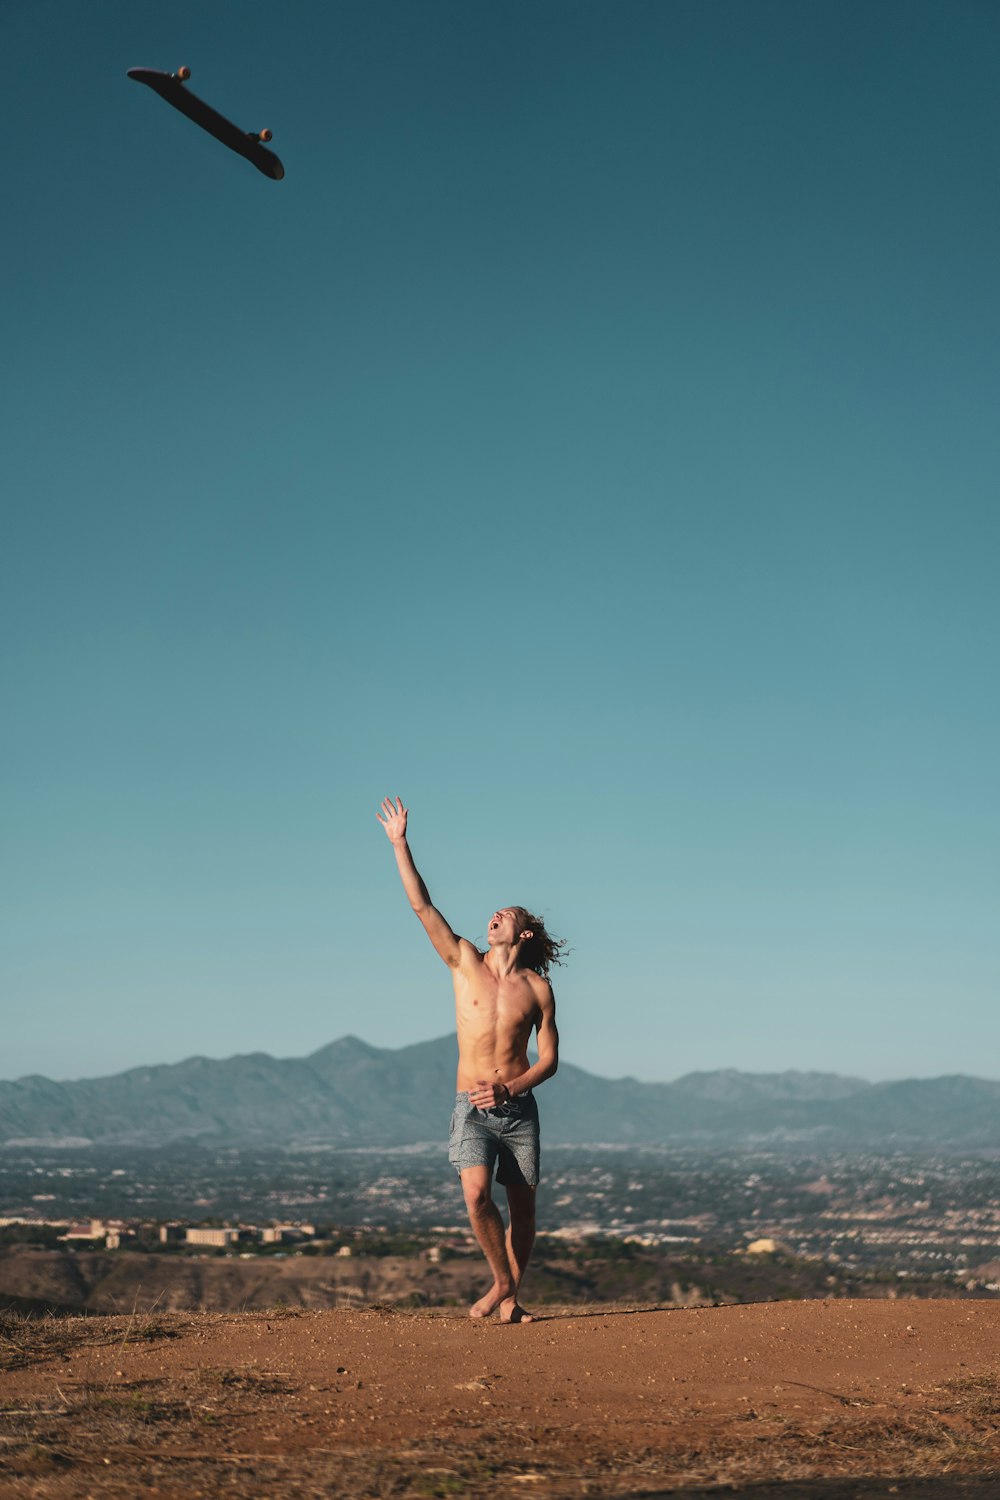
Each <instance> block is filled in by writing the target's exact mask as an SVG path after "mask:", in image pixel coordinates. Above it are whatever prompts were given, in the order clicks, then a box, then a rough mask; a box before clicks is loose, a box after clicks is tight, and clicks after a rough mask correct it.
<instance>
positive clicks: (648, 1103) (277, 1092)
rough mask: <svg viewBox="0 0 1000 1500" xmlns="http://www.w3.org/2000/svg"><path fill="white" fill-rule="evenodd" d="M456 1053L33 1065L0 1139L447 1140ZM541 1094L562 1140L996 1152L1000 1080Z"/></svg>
mask: <svg viewBox="0 0 1000 1500" xmlns="http://www.w3.org/2000/svg"><path fill="white" fill-rule="evenodd" d="M455 1060H456V1048H455V1040H454V1037H451V1036H447V1037H439V1038H437V1040H435V1041H430V1042H420V1043H417V1044H416V1045H414V1046H410V1047H400V1048H398V1049H395V1050H392V1049H388V1048H383V1047H371V1046H369V1045H368V1044H367V1043H366V1042H362V1041H359V1040H358V1038H357V1037H350V1036H349V1037H342V1038H341V1039H340V1041H337V1042H331V1043H330V1045H329V1046H327V1047H323V1048H321V1049H320V1050H319V1051H318V1052H314V1053H312V1055H311V1056H309V1057H304V1058H274V1057H270V1056H268V1055H267V1054H266V1053H263V1052H255V1053H251V1054H249V1055H248V1056H245V1057H230V1058H225V1059H222V1060H215V1059H212V1058H207V1057H191V1058H188V1059H187V1060H186V1061H185V1062H181V1063H175V1064H171V1065H162V1066H158V1067H151V1068H131V1069H129V1070H128V1071H127V1072H125V1073H117V1074H114V1075H112V1076H111V1077H108V1078H88V1079H80V1080H77V1081H74V1082H67V1083H54V1082H53V1081H52V1080H51V1079H48V1078H42V1077H39V1076H31V1077H27V1078H21V1079H18V1080H17V1081H16V1082H14V1083H0V1144H7V1145H16V1144H21V1143H24V1142H35V1141H38V1142H45V1143H49V1144H51V1143H54V1142H63V1143H66V1144H70V1143H73V1144H81V1145H82V1144H88V1143H95V1144H102V1145H110V1144H126V1143H127V1144H131V1145H147V1146H155V1145H163V1144H165V1143H169V1142H171V1141H205V1142H219V1143H223V1142H226V1143H231V1144H237V1143H240V1144H252V1143H254V1142H261V1143H263V1142H267V1143H269V1144H272V1145H273V1144H275V1143H277V1142H281V1143H283V1144H292V1143H296V1144H302V1143H306V1142H310V1141H324V1142H338V1143H343V1144H344V1145H345V1146H346V1145H354V1146H389V1145H392V1146H396V1145H401V1144H407V1143H414V1142H421V1141H426V1142H431V1141H440V1139H441V1137H442V1135H443V1134H444V1131H445V1128H446V1125H447V1115H448V1109H449V1106H450V1100H451V1096H452V1094H453V1092H454V1084H455ZM541 1099H542V1103H543V1109H544V1117H545V1132H546V1138H547V1140H548V1141H549V1142H550V1143H552V1144H556V1143H573V1142H579V1143H586V1142H593V1143H596V1142H602V1143H605V1144H610V1145H617V1144H620V1145H636V1146H641V1145H656V1144H666V1143H669V1144H675V1145H682V1144H685V1143H688V1144H701V1145H720V1146H727V1145H728V1146H737V1145H743V1144H761V1145H762V1144H768V1143H770V1144H774V1145H780V1144H782V1143H786V1144H794V1143H796V1142H800V1143H806V1142H808V1143H809V1144H811V1145H813V1146H816V1145H818V1144H821V1143H828V1144H829V1145H830V1146H844V1147H847V1146H864V1145H878V1146H880V1147H882V1148H883V1149H884V1148H885V1147H887V1146H891V1145H893V1144H896V1145H899V1146H901V1147H902V1146H907V1147H909V1146H914V1145H920V1146H924V1147H930V1146H933V1147H936V1148H938V1149H950V1150H956V1149H963V1150H983V1149H998V1148H1000V1083H996V1082H991V1081H988V1080H986V1079H981V1078H968V1077H964V1076H957V1077H946V1078H932V1079H910V1080H906V1081H903V1082H899V1083H874V1084H873V1083H866V1082H864V1081H862V1080H861V1079H857V1078H844V1077H841V1076H839V1075H837V1074H833V1073H797V1072H787V1073H740V1072H736V1071H733V1070H730V1069H727V1070H721V1071H718V1072H709V1073H689V1074H687V1075H686V1077H684V1078H679V1079H678V1080H677V1081H676V1082H674V1083H638V1082H636V1080H634V1079H630V1078H625V1079H610V1078H600V1077H598V1076H596V1075H595V1074H592V1073H586V1072H584V1070H583V1069H582V1068H575V1067H573V1065H572V1064H571V1063H563V1064H562V1065H561V1067H560V1069H559V1073H558V1075H557V1076H556V1077H555V1078H554V1079H551V1080H550V1081H549V1082H548V1083H547V1084H546V1085H545V1086H544V1090H542V1091H541Z"/></svg>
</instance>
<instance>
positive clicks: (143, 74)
mask: <svg viewBox="0 0 1000 1500" xmlns="http://www.w3.org/2000/svg"><path fill="white" fill-rule="evenodd" d="M128 76H129V77H130V78H134V79H135V81H136V83H145V84H147V85H148V87H149V88H151V89H152V90H153V92H154V93H157V94H159V96H160V98H161V99H166V101H167V103H168V104H172V105H173V107H174V109H179V110H180V112H181V114H182V115H187V117H188V119H189V120H193V121H194V123H195V124H196V125H200V126H201V128H202V130H207V131H208V133H209V135H214V136H215V139H216V140H217V141H221V142H222V144H223V145H224V146H228V147H229V149H230V151H235V152H237V153H238V155H240V156H245V157H246V159H247V161H251V162H253V164H254V166H255V167H256V168H257V171H258V172H263V174H264V176H265V177H271V178H273V179H274V181H275V182H280V181H281V179H282V177H284V175H285V169H284V167H283V166H282V165H281V162H280V161H279V160H278V158H277V157H276V156H275V154H274V152H273V151H268V149H267V147H266V146H265V145H263V142H264V141H269V140H270V139H271V132H270V131H269V130H260V131H256V132H254V131H252V130H241V129H240V127H239V126H238V125H234V124H233V122H232V121H231V120H227V119H226V117H225V115H220V114H219V112H218V111H217V110H214V109H213V108H212V107H211V105H209V104H206V103H205V101H204V99H199V98H198V96H197V94H191V93H189V92H188V90H187V89H186V88H185V87H184V85H185V84H186V83H187V81H188V79H189V78H190V77H191V69H190V68H178V69H177V72H176V73H161V72H160V70H159V69H158V68H129V70H128Z"/></svg>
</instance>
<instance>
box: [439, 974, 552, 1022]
mask: <svg viewBox="0 0 1000 1500" xmlns="http://www.w3.org/2000/svg"><path fill="white" fill-rule="evenodd" d="M455 1005H456V1008H457V1011H458V1015H459V1019H460V1020H464V1021H466V1022H468V1023H470V1024H471V1025H474V1026H483V1027H486V1026H502V1027H504V1028H505V1029H506V1028H507V1027H511V1028H519V1027H521V1026H523V1025H526V1024H529V1023H530V1022H531V1021H532V1020H533V1019H534V1015H535V1011H536V1009H537V1001H536V999H535V994H534V991H533V989H532V987H531V984H530V982H529V981H528V980H527V979H526V978H524V976H523V975H520V974H510V975H505V976H504V977H503V978H501V979H496V978H494V977H493V975H491V974H483V973H480V974H474V975H469V976H466V975H461V976H456V983H455Z"/></svg>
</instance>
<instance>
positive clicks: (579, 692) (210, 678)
mask: <svg viewBox="0 0 1000 1500" xmlns="http://www.w3.org/2000/svg"><path fill="white" fill-rule="evenodd" d="M2 35H3V41H4V49H5V57H6V69H5V91H6V102H7V106H8V122H9V128H8V136H7V149H6V153H5V157H6V160H5V179H6V180H5V199H6V210H7V211H6V215H5V222H6V226H7V227H6V230H5V233H4V235H3V237H2V241H0V267H2V272H3V276H2V285H3V293H2V296H3V302H2V323H0V329H2V341H3V350H4V358H3V361H2V376H0V378H2V381H3V391H2V404H0V414H2V415H0V421H2V423H3V442H2V452H3V473H4V483H3V491H4V512H5V514H4V523H3V534H4V546H3V559H2V563H0V566H2V576H0V590H2V601H0V610H2V620H3V632H2V651H3V679H2V684H0V686H2V691H3V702H4V707H5V712H4V715H3V726H2V741H0V745H2V755H3V762H4V773H3V792H2V798H3V801H2V829H0V833H2V843H3V847H4V851H5V855H4V861H3V865H4V874H3V890H2V898H3V913H4V915H3V928H4V944H3V973H2V1005H3V1011H4V1017H5V1019H4V1026H3V1046H2V1050H0V1076H4V1077H16V1076H19V1075H21V1074H24V1073H28V1072H41V1073H45V1074H48V1075H49V1076H53V1077H69V1076H79V1075H83V1074H94V1073H100V1072H109V1071H115V1070H117V1069H119V1068H122V1067H126V1066H130V1065H133V1064H139V1063H146V1062H159V1061H173V1060H176V1059H179V1058H181V1057H185V1056H188V1055H190V1054H192V1053H207V1054H210V1055H216V1056H221V1055H229V1054H231V1053H233V1052H238V1051H251V1050H266V1051H269V1052H273V1053H277V1054H279V1055H293V1054H302V1053H305V1052H308V1051H310V1050H312V1049H314V1048H316V1047H318V1046H321V1045H322V1044H324V1043H325V1042H327V1041H329V1040H331V1039H332V1038H334V1037H336V1036H340V1035H343V1034H344V1033H346V1032H354V1033H356V1034H358V1035H360V1036H362V1037H364V1038H366V1039H367V1040H369V1041H371V1042H374V1043H376V1044H379V1045H386V1046H393V1045H399V1044H403V1043H406V1042H410V1041H415V1040H419V1039H422V1038H425V1037H429V1036H435V1035H439V1034H441V1033H443V1032H445V1031H447V1030H448V1029H449V1026H450V1024H451V1001H450V986H449V983H448V975H447V973H446V971H445V970H444V969H443V967H442V966H441V965H440V964H439V962H438V960H437V959H436V958H435V956H434V954H433V953H432V951H431V950H430V948H429V946H427V945H426V943H425V940H424V939H423V937H422V934H421V933H420V931H419V928H418V927H417V925H416V923H415V922H414V920H413V918H412V916H411V914H410V913H409V911H408V910H407V908H406V905H405V902H404V901H403V898H402V896H401V893H400V891H399V890H398V889H397V886H396V883H395V881H396V877H395V874H394V870H393V864H392V859H391V853H390V850H389V848H388V845H387V844H386V841H385V838H384V835H383V834H382V833H381V832H380V831H379V828H378V825H377V824H376V822H375V818H374V813H375V809H376V807H377V805H378V802H379V800H380V798H381V797H382V796H383V795H384V794H385V793H386V792H399V793H401V794H402V795H403V797H404V798H405V800H406V801H407V802H408V804H409V806H410V808H411V832H412V844H413V848H414V852H415V855H416V858H417V861H418V864H419V865H420V867H421V869H422V870H423V872H424V874H425V876H426V878H427V880H428V883H429V885H430V888H431V892H432V894H433V896H434V897H435V899H436V900H437V902H438V904H439V905H440V906H441V907H442V909H443V910H444V911H445V913H446V915H447V916H448V917H449V918H450V919H451V921H452V923H453V925H454V926H455V927H456V929H457V930H459V931H460V932H462V933H464V934H466V935H467V936H469V937H472V938H476V937H481V936H482V934H483V932H484V929H485V923H486V919H487V917H488V916H489V913H490V912H491V911H492V909H493V908H494V907H495V906H496V905H498V904H507V903H511V902H518V903H522V904H525V905H528V906H534V907H540V908H542V909H543V910H544V911H545V913H546V914H547V916H548V918H549V919H550V921H551V924H552V926H553V927H554V928H555V929H556V930H557V931H559V932H561V933H563V934H564V935H565V936H566V937H567V938H568V939H569V940H570V942H571V944H572V947H573V950H574V951H573V954H572V960H571V963H570V965H569V966H568V967H567V968H566V970H565V972H564V973H563V974H562V975H561V976H560V978H559V981H558V984H557V998H558V1001H559V1008H560V1020H561V1027H562V1033H563V1047H564V1054H565V1056H566V1057H567V1058H569V1059H571V1060H572V1061H574V1062H577V1063H579V1064H580V1065H582V1066H584V1067H588V1068H591V1069H593V1070H594V1071H597V1072H603V1073H609V1074H615V1075H620V1074H625V1073H631V1074H635V1075H636V1076H639V1077H642V1078H647V1079H657V1078H659V1079H667V1078H673V1077H676V1076H678V1075H679V1074H682V1073H684V1072H687V1071H689V1070H691V1069H694V1068H714V1067H740V1068H745V1069H751V1070H765V1069H766V1070H771V1069H782V1068H788V1067H797V1068H823V1069H833V1070H837V1071H841V1072H850V1073H856V1074H859V1075H861V1076H864V1077H870V1078H884V1077H900V1076H904V1075H928V1074H935V1073H942V1072H952V1071H965V1072H973V1073H979V1074H986V1075H989V1076H997V1065H996V1057H997V1055H998V1046H1000V1004H998V999H1000V996H998V974H1000V962H998V960H1000V939H998V924H997V922H996V912H997V908H998V884H1000V878H998V876H1000V870H998V837H997V835H998V821H1000V820H998V811H997V809H998V801H997V791H998V785H997V783H998V771H997V767H998V766H1000V744H998V740H1000V734H998V729H1000V711H998V695H997V649H996V648H997V638H998V625H1000V619H998V615H1000V605H998V590H997V587H996V559H997V555H998V554H997V544H998V534H997V533H998V529H1000V528H998V521H997V503H996V492H997V474H998V469H1000V464H998V459H1000V451H998V450H1000V424H998V423H997V421H996V393H997V389H998V377H1000V353H998V351H1000V342H998V334H1000V326H998V325H1000V287H998V278H997V275H996V267H997V265H998V264H1000V123H998V111H997V104H996V77H997V66H998V60H1000V59H998V54H1000V13H998V11H997V9H996V7H994V6H992V5H987V4H979V3H969V0H967V3H961V0H959V3H954V0H949V3H947V4H944V3H941V4H932V5H928V4H922V3H905V4H903V3H900V4H897V3H893V0H883V3H880V4H878V5H874V6H873V5H871V4H869V3H867V0H866V3H863V4H860V3H859V4H852V3H849V0H837V3H820V0H817V3H815V4H810V5H808V6H803V5H801V4H799V3H791V0H790V3H772V0H757V3H746V0H713V3H710V4H706V3H702V0H697V3H695V0H692V3H672V0H655V3H636V0H617V3H615V4H611V3H603V4H592V3H587V0H573V3H569V0H559V3H555V0H530V3H522V0H505V3H504V4H498V3H493V4H485V3H482V0H461V3H443V0H432V3H421V4H413V3H409V0H407V3H403V0H398V3H397V0H393V3H366V4H364V5H360V4H351V5H347V4H336V3H331V4H329V5H324V6H316V5H308V4H304V3H294V0H292V3H289V4H287V5H285V6H282V7H275V6H274V5H273V4H263V3H259V0H241V3H240V4H239V5H236V4H229V3H212V4H204V3H198V4H194V3H175V4H171V5H170V6H161V7H156V8H155V10H154V8H151V7H145V6H136V5H134V4H132V3H102V4H99V5H96V6H88V7H81V6H79V5H76V4H69V3H66V0H48V3H44V0H30V3H28V0H13V3H8V4H7V5H6V6H5V8H4V16H3V24H2ZM181 63H186V64H187V65H189V66H190V67H191V68H192V74H193V76H192V80H191V85H190V86H191V88H192V89H193V90H194V91H195V92H197V93H199V94H201V95H202V96H203V97H205V98H206V99H208V100H209V101H210V102H211V103H212V104H214V105H215V106H216V107H217V108H219V109H221V110H223V111H224V112H225V113H228V114H230V115H231V116H232V117H233V118H235V119H236V120H238V121H239V123H240V124H242V125H245V126H247V128H250V127H254V128H256V127H257V126H259V125H268V126H270V128H271V129H272V130H273V131H274V143H273V145H274V149H275V150H277V151H278V153H279V154H280V155H281V156H282V158H283V159H284V161H285V165H286V169H287V176H286V178H285V180H284V182H282V183H280V184H275V183H271V182H269V181H267V180H266V179H265V178H263V177H261V176H260V175H259V174H258V173H256V172H255V171H254V170H253V168H252V167H250V166H249V165H248V164H247V163H245V162H244V161H242V160H241V159H239V158H237V157H235V156H233V155H232V154H231V153H229V152H227V151H226V150H224V149H223V148H222V147H221V146H219V145H218V144H217V143H216V142H215V141H213V140H211V139H210V138H209V137H207V136H205V135H203V134H202V133H201V132H200V131H198V130H197V129H195V127H193V126H192V125H191V124H190V123H189V122H188V121H186V120H184V119H183V118H181V117H180V116H179V115H176V114H175V113H174V112H173V111H171V110H170V109H168V107H167V106H166V105H164V104H163V103H162V102H161V101H160V100H158V99H157V98H156V97H155V96H154V95H152V94H151V93H150V92H149V91H148V90H145V89H142V88H141V87H139V86H138V85H136V84H134V83H131V82H129V81H128V80H127V79H126V77H125V73H126V70H127V69H128V68H129V67H132V66H136V65H146V66H152V67H162V68H174V67H176V66H178V65H180V64H181Z"/></svg>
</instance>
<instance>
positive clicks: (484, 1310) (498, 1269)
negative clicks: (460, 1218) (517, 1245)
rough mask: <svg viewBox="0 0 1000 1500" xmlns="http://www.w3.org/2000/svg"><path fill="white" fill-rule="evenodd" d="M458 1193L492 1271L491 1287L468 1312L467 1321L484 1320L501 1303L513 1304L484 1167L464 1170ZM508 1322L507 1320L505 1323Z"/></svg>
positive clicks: (497, 1214)
mask: <svg viewBox="0 0 1000 1500" xmlns="http://www.w3.org/2000/svg"><path fill="white" fill-rule="evenodd" d="M462 1192H463V1193H464V1194H465V1206H466V1208H467V1209H468V1212H469V1223H470V1224H471V1225H472V1229H473V1233H474V1234H475V1236H476V1239H477V1240H478V1241H479V1248H480V1249H481V1250H482V1252H483V1254H484V1255H485V1256H486V1259H487V1262H488V1263H489V1268H490V1270H491V1271H492V1272H493V1285H492V1286H491V1287H490V1289H489V1291H488V1292H487V1293H486V1296H485V1297H480V1299H479V1301H478V1302H474V1303H473V1305H472V1307H470V1309H469V1317H470V1318H488V1317H489V1316H490V1314H491V1313H494V1312H496V1310H497V1308H498V1307H499V1306H500V1305H501V1303H504V1302H507V1303H511V1302H513V1301H514V1292H515V1289H516V1283H515V1279H514V1273H513V1271H512V1270H511V1265H510V1260H509V1259H508V1256H507V1240H506V1236H505V1235H504V1228H503V1219H502V1218H501V1217H500V1210H499V1209H498V1208H497V1206H496V1204H495V1203H494V1202H493V1198H492V1196H491V1194H490V1171H489V1168H488V1167H466V1168H465V1169H464V1170H463V1172H462ZM508 1321H509V1320H508Z"/></svg>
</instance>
